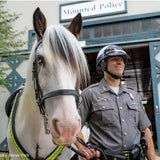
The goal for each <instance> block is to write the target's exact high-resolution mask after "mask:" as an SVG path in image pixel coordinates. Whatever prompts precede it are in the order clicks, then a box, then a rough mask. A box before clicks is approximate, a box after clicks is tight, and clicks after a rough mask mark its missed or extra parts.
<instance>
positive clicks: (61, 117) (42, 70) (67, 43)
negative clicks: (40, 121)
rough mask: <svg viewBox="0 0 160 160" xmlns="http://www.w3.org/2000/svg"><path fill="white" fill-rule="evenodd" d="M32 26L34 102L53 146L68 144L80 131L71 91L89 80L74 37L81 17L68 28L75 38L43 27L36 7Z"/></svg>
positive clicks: (56, 28) (55, 28)
mask: <svg viewBox="0 0 160 160" xmlns="http://www.w3.org/2000/svg"><path fill="white" fill-rule="evenodd" d="M33 24H34V29H35V32H36V34H37V45H36V47H35V49H34V50H35V52H34V53H35V61H34V65H33V70H34V79H35V90H36V97H38V98H37V101H38V103H39V107H40V110H41V113H42V114H43V115H45V116H46V118H47V119H48V124H49V128H50V131H51V134H52V140H53V143H54V144H57V145H70V144H71V143H73V142H74V140H75V138H76V135H77V133H78V132H79V130H80V129H81V119H80V116H79V114H78V112H77V104H76V103H77V102H76V99H77V98H78V97H77V91H76V90H75V89H76V88H77V87H78V86H80V87H86V85H87V82H88V80H89V71H88V66H87V62H86V59H85V55H84V53H83V51H82V49H81V47H80V46H79V43H78V41H77V39H76V38H75V36H76V37H78V35H79V33H80V30H81V26H82V17H81V15H80V14H78V15H77V16H76V17H75V18H74V19H73V20H72V22H71V24H70V25H69V27H68V29H69V30H70V31H72V33H73V34H74V35H75V36H74V35H73V34H72V33H71V32H70V31H68V30H67V29H66V28H64V27H63V26H60V25H53V26H50V27H48V28H47V27H46V18H45V16H44V15H43V13H42V12H41V11H40V9H39V8H37V9H36V11H35V12H34V15H33ZM37 91H38V93H37ZM39 99H40V100H39Z"/></svg>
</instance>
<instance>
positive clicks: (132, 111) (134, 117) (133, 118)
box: [126, 102, 139, 125]
mask: <svg viewBox="0 0 160 160" xmlns="http://www.w3.org/2000/svg"><path fill="white" fill-rule="evenodd" d="M127 106H128V116H127V117H128V120H129V121H130V122H131V123H132V124H136V125H138V117H139V103H137V102H129V103H128V104H127ZM126 115H127V114H126Z"/></svg>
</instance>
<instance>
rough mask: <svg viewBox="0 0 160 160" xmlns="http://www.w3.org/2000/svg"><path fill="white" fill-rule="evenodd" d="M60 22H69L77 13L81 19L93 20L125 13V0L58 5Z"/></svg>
mask: <svg viewBox="0 0 160 160" xmlns="http://www.w3.org/2000/svg"><path fill="white" fill-rule="evenodd" d="M59 11H60V22H65V21H69V20H71V19H72V18H73V17H74V16H75V15H77V14H78V13H81V14H82V17H83V18H93V17H100V16H106V15H112V14H120V13H126V12H127V2H126V0H94V1H79V2H75V3H65V4H61V5H60V9H59Z"/></svg>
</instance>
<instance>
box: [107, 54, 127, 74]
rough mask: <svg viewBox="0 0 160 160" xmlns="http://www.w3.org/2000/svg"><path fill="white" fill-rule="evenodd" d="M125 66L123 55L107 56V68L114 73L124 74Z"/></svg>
mask: <svg viewBox="0 0 160 160" xmlns="http://www.w3.org/2000/svg"><path fill="white" fill-rule="evenodd" d="M124 68H125V64H124V59H123V58H122V57H121V56H113V57H108V58H107V69H108V71H109V72H111V73H112V74H115V75H117V76H122V74H123V72H124Z"/></svg>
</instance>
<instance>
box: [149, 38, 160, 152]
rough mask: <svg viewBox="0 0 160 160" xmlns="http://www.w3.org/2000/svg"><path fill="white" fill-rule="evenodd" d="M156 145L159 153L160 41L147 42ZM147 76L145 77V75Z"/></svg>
mask: <svg viewBox="0 0 160 160" xmlns="http://www.w3.org/2000/svg"><path fill="white" fill-rule="evenodd" d="M149 51H150V63H151V75H152V89H153V100H154V112H155V122H156V129H157V145H158V152H159V155H160V41H158V42H150V43H149ZM146 78H147V77H146Z"/></svg>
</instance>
